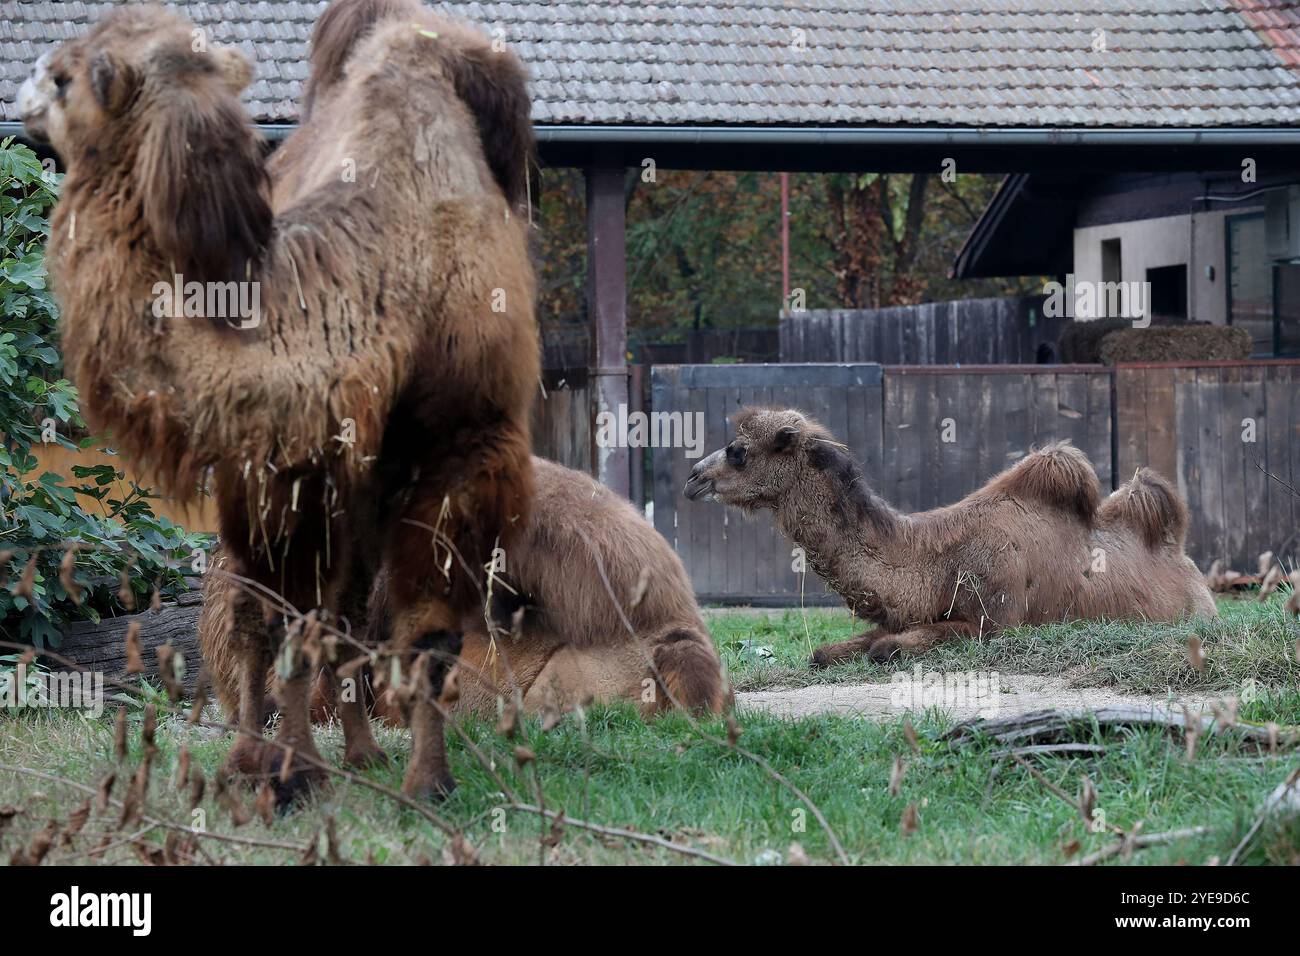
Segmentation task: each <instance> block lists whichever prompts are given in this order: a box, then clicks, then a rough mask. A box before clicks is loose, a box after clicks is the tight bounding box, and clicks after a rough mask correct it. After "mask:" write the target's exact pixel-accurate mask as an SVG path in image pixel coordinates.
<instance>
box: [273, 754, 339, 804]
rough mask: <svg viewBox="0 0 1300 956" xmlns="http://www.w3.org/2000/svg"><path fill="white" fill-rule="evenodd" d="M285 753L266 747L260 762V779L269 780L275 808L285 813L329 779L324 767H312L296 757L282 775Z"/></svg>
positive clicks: (321, 787)
mask: <svg viewBox="0 0 1300 956" xmlns="http://www.w3.org/2000/svg"><path fill="white" fill-rule="evenodd" d="M284 757H285V751H284V750H282V749H281V748H279V747H267V754H266V757H265V759H264V760H263V761H262V777H263V779H264V780H269V781H270V783H271V790H272V792H273V793H274V794H275V808H276V810H278V811H279V812H281V813H284V812H286V811H287V810H288V809H289V808H290V807H291V806H292V805H293V804H294V803H295V802H297V801H298V800H299V799H300V798H305V797H308V796H310V795H311V793H312V791H313V790H317V789H323V788H324V786H325V784H326V782H327V781H328V779H329V774H328V773H327V772H326V771H325V768H324V767H316V766H312V765H310V764H308V763H306V762H304V761H302V760H300V759H298V758H297V757H295V758H294V762H293V765H291V766H290V768H289V772H288V773H284Z"/></svg>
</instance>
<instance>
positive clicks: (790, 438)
mask: <svg viewBox="0 0 1300 956" xmlns="http://www.w3.org/2000/svg"><path fill="white" fill-rule="evenodd" d="M798 440H799V429H798V428H796V427H795V426H794V425H786V426H785V427H784V428H782V429H780V430H779V431H778V432H777V433H776V437H774V438H773V439H772V450H773V451H788V450H789V449H790V448H791V446H793V445H794V443H795V442H796V441H798Z"/></svg>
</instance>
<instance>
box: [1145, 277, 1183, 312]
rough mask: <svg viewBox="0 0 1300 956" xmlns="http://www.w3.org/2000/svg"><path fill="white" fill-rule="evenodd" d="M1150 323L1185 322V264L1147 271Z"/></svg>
mask: <svg viewBox="0 0 1300 956" xmlns="http://www.w3.org/2000/svg"><path fill="white" fill-rule="evenodd" d="M1147 282H1148V283H1149V284H1150V287H1151V301H1150V302H1149V303H1148V305H1149V306H1150V309H1151V312H1150V315H1151V321H1152V322H1186V321H1187V264H1186V263H1181V264H1179V265H1176V266H1161V267H1160V268H1158V269H1148V270H1147Z"/></svg>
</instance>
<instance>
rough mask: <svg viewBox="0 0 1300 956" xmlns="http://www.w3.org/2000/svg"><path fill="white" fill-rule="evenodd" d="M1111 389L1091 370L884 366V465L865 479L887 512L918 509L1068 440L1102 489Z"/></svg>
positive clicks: (1103, 375) (1099, 371) (1107, 474)
mask: <svg viewBox="0 0 1300 956" xmlns="http://www.w3.org/2000/svg"><path fill="white" fill-rule="evenodd" d="M1110 382H1111V376H1110V370H1109V369H1106V368H1103V367H1102V366H1097V365H1019V366H1017V365H998V366H984V367H980V366H969V367H967V366H963V367H961V368H956V367H953V366H895V367H887V368H885V369H884V383H885V387H884V396H883V398H884V456H883V462H884V467H883V468H880V469H875V470H873V469H870V468H868V469H867V480H868V481H870V482H871V483H872V486H873V487H874V488H875V489H876V490H877V491H878V492H879V493H880V494H882V495H883V496H884V497H885V499H886V500H888V501H889V503H890V504H892V505H894V507H896V508H901V509H902V510H904V511H925V510H928V509H930V508H937V507H939V506H940V505H946V504H951V503H952V502H954V501H958V500H960V499H961V498H962V497H964V496H965V495H967V494H969V493H970V492H972V491H974V490H975V489H976V488H978V487H980V485H982V484H984V482H986V481H987V480H988V479H989V478H990V477H992V476H993V475H995V474H997V473H998V472H1000V471H1002V470H1003V469H1004V468H1006V467H1008V466H1009V465H1012V464H1014V463H1015V462H1017V461H1019V460H1020V459H1021V458H1023V457H1024V456H1025V455H1026V454H1028V452H1029V451H1030V450H1031V449H1032V448H1035V447H1038V446H1041V445H1045V444H1047V443H1048V442H1051V441H1055V440H1057V439H1061V438H1068V439H1070V440H1071V441H1072V442H1073V443H1074V444H1075V445H1077V446H1078V447H1079V448H1082V449H1083V450H1084V452H1085V453H1087V455H1088V457H1089V458H1090V459H1092V463H1093V466H1094V467H1095V468H1096V469H1097V474H1098V475H1099V476H1100V478H1101V481H1102V483H1103V484H1104V485H1107V486H1109V484H1110V481H1111V472H1112V468H1111V461H1112V458H1111V397H1110Z"/></svg>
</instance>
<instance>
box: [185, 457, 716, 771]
mask: <svg viewBox="0 0 1300 956" xmlns="http://www.w3.org/2000/svg"><path fill="white" fill-rule="evenodd" d="M533 473H534V482H535V492H534V499H533V513H532V517H531V519H529V521H528V522H527V524H526V525H525V527H524V528H523V529H522V533H521V534H520V535H519V536H518V538H517V540H516V542H515V544H514V545H513V546H512V547H511V549H510V551H509V552H508V553H507V554H506V555H505V561H504V563H505V567H504V568H501V567H500V566H499V565H498V574H497V576H496V580H495V582H494V586H493V594H492V600H491V605H490V607H491V617H492V619H493V622H494V630H495V631H496V635H495V638H490V637H489V634H488V626H487V624H486V618H485V615H484V614H483V611H482V609H481V608H480V609H479V611H478V612H477V613H476V614H475V615H473V616H471V617H470V618H469V619H467V620H466V621H465V623H464V639H463V642H462V648H461V652H460V657H459V666H458V668H457V669H456V672H455V676H454V677H452V678H449V680H450V681H451V683H453V684H454V685H455V686H456V687H457V689H458V691H459V697H458V698H457V699H456V701H455V702H454V705H453V708H452V709H453V712H457V713H467V712H472V713H478V714H485V715H486V714H494V713H496V709H497V701H498V698H504V699H506V700H510V699H512V696H513V690H514V688H515V687H518V689H519V691H520V693H521V695H522V700H523V706H524V710H525V711H528V712H539V711H542V710H546V709H557V710H566V709H570V708H572V707H573V706H574V705H576V704H579V703H583V702H585V701H587V700H591V699H598V700H619V699H626V700H633V701H635V702H637V704H638V706H639V708H640V710H641V712H642V713H643V714H645V715H647V716H649V715H650V714H653V713H657V712H659V711H662V710H665V709H668V708H671V707H673V706H674V705H675V704H680V705H681V706H683V707H686V708H689V709H691V710H694V711H697V712H710V713H717V712H719V711H721V710H722V709H723V708H724V707H726V706H727V705H729V703H730V700H731V691H730V687H729V685H728V683H727V679H726V675H725V673H724V671H723V667H722V662H721V660H720V659H719V657H718V653H717V651H716V649H715V648H714V646H713V641H712V639H711V638H710V636H709V632H708V629H707V628H706V627H705V625H704V620H703V617H702V616H701V614H700V609H699V606H698V605H697V604H696V603H695V596H694V593H693V591H692V589H691V583H690V580H689V579H688V578H687V576H686V570H685V568H683V567H682V563H681V561H680V560H679V559H678V557H677V554H676V553H675V552H674V551H673V549H672V548H671V547H670V546H669V545H668V542H666V541H665V540H664V539H663V537H662V536H661V535H660V534H659V533H658V532H656V531H655V530H654V528H653V527H652V526H651V525H650V524H649V523H648V522H647V521H646V520H645V518H644V517H642V516H641V515H640V514H639V513H638V512H637V511H636V509H634V508H633V507H632V505H631V504H630V503H628V502H627V501H624V500H623V499H622V498H620V497H619V496H618V495H616V494H614V493H613V492H611V491H610V490H609V489H608V488H606V487H605V486H604V485H601V484H599V483H597V482H596V481H593V480H592V479H591V478H590V477H588V476H587V475H585V474H583V473H582V472H578V471H574V470H572V469H569V468H564V467H562V466H560V465H557V464H555V463H554V462H550V461H546V460H544V459H541V458H534V459H533ZM597 559H599V560H597ZM411 560H412V561H418V560H423V559H421V558H418V557H416V556H411ZM213 566H214V567H215V568H217V569H218V571H217V573H213V574H209V575H208V576H207V577H206V579H205V580H204V584H203V591H204V606H203V612H202V614H201V616H200V618H199V640H200V645H201V647H202V650H203V659H204V663H205V664H206V666H207V672H208V679H209V683H210V685H211V686H212V688H213V689H214V690H215V692H216V695H217V698H218V700H219V701H220V703H221V704H222V706H223V707H224V708H225V709H226V711H227V712H228V713H231V714H235V713H238V706H239V699H240V698H239V687H238V681H237V670H236V661H235V660H234V657H233V655H231V653H230V652H229V648H230V647H231V646H232V645H231V642H230V640H229V639H228V635H229V634H230V632H231V630H232V629H237V628H250V629H255V628H257V627H259V626H260V615H258V614H256V613H248V612H245V611H243V610H242V608H243V607H244V606H245V605H244V604H243V603H237V602H233V601H232V600H231V598H232V596H234V595H235V594H236V593H238V592H239V590H240V587H239V584H238V583H237V582H235V581H233V580H232V579H231V578H230V577H229V576H228V575H225V574H222V573H220V569H221V568H222V567H223V565H222V560H221V558H220V557H219V556H218V557H216V558H215V559H214V561H213ZM602 569H603V571H604V576H605V577H604V578H602V576H601V571H602ZM431 573H436V572H432V571H431ZM606 579H607V580H608V586H607V585H606ZM386 580H387V569H385V570H384V571H383V572H381V574H380V576H379V579H378V581H377V584H376V588H375V591H374V593H373V594H372V597H371V602H370V610H369V620H368V622H366V623H365V632H366V640H367V642H368V643H371V644H372V645H378V644H379V643H382V641H383V639H384V636H385V633H386V631H387V630H388V627H389V625H390V621H389V610H388V607H387V589H386V587H385V582H386ZM615 602H617V603H618V604H619V605H621V607H622V615H620V613H619V608H618V607H617V606H616V603H615ZM624 616H625V617H626V623H625V622H624ZM360 623H361V622H353V627H354V630H360V627H359V626H358V625H360ZM629 625H630V626H631V628H632V630H633V631H634V632H635V634H636V638H635V639H633V637H632V635H631V634H630V633H629V631H628V626H629ZM273 676H274V675H273V674H272V675H268V686H269V684H270V681H271V680H272V679H273ZM329 680H330V678H329V675H328V674H324V675H322V676H321V678H320V679H319V681H318V684H317V691H316V697H315V702H314V706H313V715H314V716H315V717H316V719H318V720H319V719H321V718H323V717H325V716H327V715H328V714H330V713H332V712H333V710H334V706H333V697H334V693H333V691H332V690H331V689H329ZM512 680H513V683H512ZM374 703H375V705H376V706H375V708H374V709H375V712H376V714H377V715H379V716H383V717H386V718H390V719H391V718H393V716H394V712H393V710H392V708H390V707H388V706H386V703H385V701H384V699H383V697H382V696H381V697H380V699H379V700H378V701H375V702H374ZM264 706H266V707H273V706H274V705H273V704H271V703H270V702H269V701H268V703H267V704H265V705H264ZM373 756H374V754H373V753H372V752H370V751H364V752H363V751H358V752H355V753H348V754H346V755H345V761H346V762H347V763H349V764H364V763H366V762H367V761H368V760H370V759H371V758H373Z"/></svg>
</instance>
